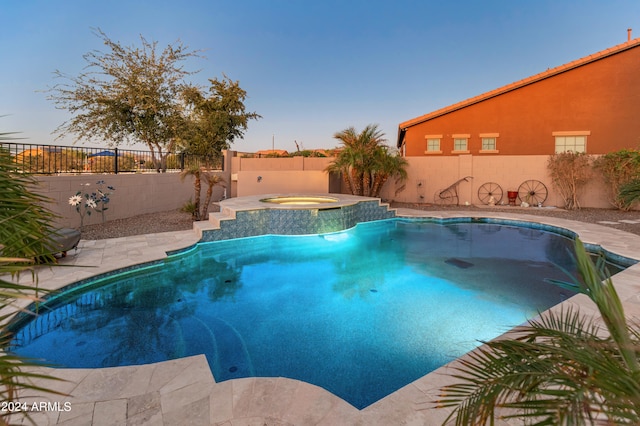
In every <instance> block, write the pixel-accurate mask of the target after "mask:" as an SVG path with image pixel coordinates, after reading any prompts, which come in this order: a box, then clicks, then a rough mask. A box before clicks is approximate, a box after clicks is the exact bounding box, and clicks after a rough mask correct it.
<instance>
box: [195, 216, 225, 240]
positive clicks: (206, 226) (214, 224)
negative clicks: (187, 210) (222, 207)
mask: <svg viewBox="0 0 640 426" xmlns="http://www.w3.org/2000/svg"><path fill="white" fill-rule="evenodd" d="M227 210H228V209H227ZM223 220H235V213H234V212H214V213H209V218H208V219H207V220H201V221H198V222H193V230H194V231H195V232H196V234H197V235H198V237H199V238H202V234H203V233H204V232H205V231H215V230H217V229H220V222H222V221H223Z"/></svg>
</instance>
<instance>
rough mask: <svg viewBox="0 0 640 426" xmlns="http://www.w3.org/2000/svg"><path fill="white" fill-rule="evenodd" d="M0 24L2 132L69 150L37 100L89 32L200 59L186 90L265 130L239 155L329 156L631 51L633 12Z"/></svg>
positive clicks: (159, 9)
mask: <svg viewBox="0 0 640 426" xmlns="http://www.w3.org/2000/svg"><path fill="white" fill-rule="evenodd" d="M0 17H1V21H2V26H0V52H1V54H2V65H0V116H2V117H0V132H20V135H19V136H20V137H23V138H26V139H25V140H24V141H23V142H25V143H44V144H53V143H58V144H63V145H70V144H71V143H73V139H72V138H67V139H63V140H58V141H54V139H55V137H56V135H55V134H52V132H53V131H54V130H55V129H56V128H57V127H58V126H59V125H60V124H61V123H63V122H64V121H65V120H67V119H69V118H70V115H69V113H67V112H66V111H60V110H56V109H55V108H54V105H53V103H52V102H51V101H49V100H47V95H46V93H43V91H46V89H47V88H48V87H51V86H53V85H54V84H55V83H56V80H55V79H54V76H53V72H54V71H55V70H60V71H62V72H64V73H67V74H71V75H77V74H78V73H80V72H81V71H82V68H83V66H84V65H85V63H84V62H83V59H82V55H83V54H85V53H87V52H89V51H91V50H94V49H99V50H101V49H103V46H102V44H101V41H100V39H99V38H97V37H96V36H95V35H93V33H92V30H91V29H92V28H100V29H101V30H102V31H104V32H105V33H106V34H107V35H108V36H109V37H110V38H111V39H112V40H115V41H119V42H120V43H121V44H123V45H136V44H138V43H139V40H140V38H139V37H140V35H142V36H144V37H145V38H146V39H147V40H154V41H157V42H158V45H159V47H160V48H162V47H164V46H166V45H167V44H170V43H174V42H176V41H177V40H180V41H182V42H183V43H184V44H186V45H188V46H189V47H190V48H192V49H198V50H204V55H205V56H206V58H203V59H194V60H192V61H190V62H188V63H186V64H185V66H186V67H187V68H188V69H191V70H200V71H199V73H198V74H197V75H195V76H192V77H191V78H190V80H191V81H192V82H194V83H200V84H206V82H207V79H208V78H213V77H221V76H222V74H223V73H224V74H226V75H227V76H229V77H230V78H231V79H233V80H238V81H239V82H240V85H241V87H242V88H243V89H245V90H246V91H247V92H248V99H247V101H246V106H247V108H248V110H249V111H255V112H257V113H259V114H260V115H262V117H263V118H262V119H260V120H258V121H252V122H250V126H249V129H248V131H247V132H246V134H245V137H244V139H243V140H238V141H236V143H235V144H234V146H233V148H234V149H236V150H238V151H256V150H259V149H270V148H271V145H272V141H274V145H275V148H277V149H286V150H289V151H294V150H295V144H294V140H296V141H297V142H298V143H299V144H301V145H302V147H304V148H307V149H310V148H332V147H335V146H337V141H336V140H335V139H333V137H332V136H333V134H334V133H336V132H338V131H340V130H343V129H345V128H347V127H350V126H354V127H356V128H357V129H361V128H363V127H364V126H366V125H367V124H370V123H377V124H379V126H380V128H381V130H382V131H383V132H384V133H386V136H387V139H388V140H389V144H390V145H394V144H395V141H396V137H397V128H398V124H399V123H400V122H402V121H405V120H408V119H411V118H414V117H417V116H419V115H422V114H426V113H428V112H430V111H433V110H435V109H438V108H441V107H444V106H447V105H450V104H453V103H456V102H459V101H461V100H464V99H467V98H470V97H473V96H475V95H478V94H481V93H483V92H486V91H489V90H492V89H495V88H498V87H500V86H503V85H506V84H509V83H512V82H514V81H517V80H520V79H522V78H525V77H528V76H530V75H533V74H536V73H538V72H541V71H544V70H546V69H547V68H552V67H555V66H558V65H562V64H564V63H566V62H570V61H572V60H575V59H578V58H581V57H583V56H587V55H589V54H592V53H595V52H598V51H600V50H603V49H606V48H609V47H611V46H614V45H617V44H619V43H623V42H624V41H626V39H627V32H626V30H627V28H634V35H633V37H634V38H636V37H640V1H637V0H607V1H604V0H602V1H600V0H598V1H593V0H581V1H578V0H571V1H563V0H535V1H534V0H530V1H525V0H495V1H491V0H487V1H480V0H477V1H471V0H470V1H455V0H450V1H440V0H438V1H411V0H396V1H376V0H368V1H366V0H342V1H339V0H323V1H302V0H262V1H260V0H254V1H243V0H230V1H227V0H198V1H190V0H183V1H181V2H177V1H164V0H153V1H151V0H149V1H140V0H126V1H125V0H110V1H108V2H107V1H91V0H58V1H52V0H3V2H2V8H0ZM84 145H86V146H101V144H99V143H95V142H94V143H85V144H84ZM136 148H139V147H136Z"/></svg>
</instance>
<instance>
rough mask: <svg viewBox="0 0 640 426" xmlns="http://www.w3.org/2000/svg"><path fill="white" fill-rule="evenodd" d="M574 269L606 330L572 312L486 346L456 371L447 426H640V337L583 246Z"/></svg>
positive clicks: (442, 402) (446, 399)
mask: <svg viewBox="0 0 640 426" xmlns="http://www.w3.org/2000/svg"><path fill="white" fill-rule="evenodd" d="M576 261H577V265H578V271H579V275H580V278H579V279H576V280H575V283H574V284H575V285H576V286H578V287H579V288H580V289H581V290H582V291H583V292H584V293H585V294H587V295H588V296H589V297H590V298H591V299H592V300H593V301H594V303H595V304H596V306H597V307H598V309H599V311H600V314H601V316H602V321H603V322H604V328H603V326H602V325H601V323H599V322H598V321H597V320H596V319H595V318H590V317H585V316H584V315H581V314H580V312H579V311H578V310H575V309H574V308H572V307H571V305H569V307H567V308H564V307H563V308H561V309H560V310H559V311H557V312H556V311H549V312H547V313H545V314H543V315H540V316H539V317H538V318H536V319H534V320H532V321H530V322H529V323H528V324H526V325H523V326H520V327H517V328H516V329H514V330H513V331H512V336H513V337H512V338H506V337H505V338H501V339H498V340H494V341H490V342H483V343H484V345H483V346H481V347H479V348H477V349H476V350H474V351H472V352H471V353H469V354H467V356H466V357H465V358H463V359H462V360H460V361H459V364H457V366H456V367H454V369H455V373H454V375H453V377H454V378H455V379H457V380H458V381H459V382H457V383H455V384H452V385H449V386H445V387H444V388H442V389H441V396H440V398H439V399H438V400H437V401H434V403H435V404H436V405H437V406H441V407H450V408H454V410H453V411H452V413H451V415H450V416H449V417H448V418H447V420H446V421H445V423H446V422H449V421H451V420H455V423H456V424H459V425H463V424H464V425H466V424H486V423H487V422H494V421H495V420H496V419H497V418H498V417H500V418H505V419H519V420H521V421H525V422H526V423H529V424H553V425H555V424H578V425H579V424H589V423H592V422H593V421H595V420H596V419H598V420H599V421H600V420H603V419H606V421H607V422H611V423H612V424H637V423H638V422H640V380H638V379H639V377H638V372H637V370H636V364H637V362H638V354H640V338H639V337H640V332H639V331H638V329H637V328H633V327H630V326H629V325H628V324H627V322H626V320H625V317H624V310H623V308H622V304H621V302H620V299H619V297H618V295H617V293H616V291H615V288H614V287H613V283H612V282H611V279H607V280H605V282H604V283H603V282H602V277H601V274H600V273H599V271H598V270H597V268H596V266H595V265H594V264H593V262H592V261H591V259H590V258H589V256H588V254H587V253H586V251H585V250H584V247H583V245H582V243H581V242H580V241H579V240H578V241H577V242H576ZM607 331H608V333H606V332H607ZM507 337H508V336H507Z"/></svg>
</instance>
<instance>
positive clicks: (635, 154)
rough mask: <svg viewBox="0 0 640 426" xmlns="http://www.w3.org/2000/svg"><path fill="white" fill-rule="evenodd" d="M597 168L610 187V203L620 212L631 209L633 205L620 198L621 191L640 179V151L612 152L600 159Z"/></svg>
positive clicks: (596, 164)
mask: <svg viewBox="0 0 640 426" xmlns="http://www.w3.org/2000/svg"><path fill="white" fill-rule="evenodd" d="M595 167H596V168H597V169H598V170H599V171H600V173H602V177H603V178H604V181H605V183H606V184H607V185H608V186H609V190H610V193H609V197H610V198H609V202H610V203H611V204H613V205H614V206H615V207H616V208H618V209H620V210H628V209H630V208H631V205H630V204H628V203H626V202H625V201H624V200H623V199H622V198H621V197H620V190H621V188H622V187H623V186H624V185H626V184H628V183H629V182H631V181H633V180H635V179H640V151H638V150H635V149H623V150H620V151H616V152H610V153H609V154H606V155H603V156H602V157H600V158H598V159H597V160H596V161H595Z"/></svg>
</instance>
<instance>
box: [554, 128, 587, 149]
mask: <svg viewBox="0 0 640 426" xmlns="http://www.w3.org/2000/svg"><path fill="white" fill-rule="evenodd" d="M590 134H591V132H590V131H575V132H571V131H570V132H553V133H552V135H553V136H554V137H555V139H556V154H559V153H561V152H567V151H571V152H587V136H589V135H590Z"/></svg>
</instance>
